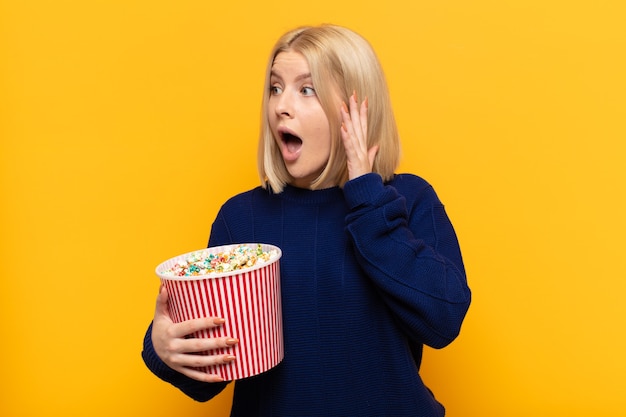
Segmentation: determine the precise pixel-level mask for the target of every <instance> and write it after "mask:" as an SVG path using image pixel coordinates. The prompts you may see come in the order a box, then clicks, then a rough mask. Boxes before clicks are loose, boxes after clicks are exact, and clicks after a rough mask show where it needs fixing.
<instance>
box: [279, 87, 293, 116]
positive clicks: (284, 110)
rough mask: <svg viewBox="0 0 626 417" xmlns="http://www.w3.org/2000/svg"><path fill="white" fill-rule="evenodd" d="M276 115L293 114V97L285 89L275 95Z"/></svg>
mask: <svg viewBox="0 0 626 417" xmlns="http://www.w3.org/2000/svg"><path fill="white" fill-rule="evenodd" d="M275 110H276V115H277V116H279V117H287V118H292V117H293V116H294V105H293V99H292V98H291V97H290V94H289V93H288V92H287V91H283V92H282V93H281V94H280V95H278V96H276V108H275Z"/></svg>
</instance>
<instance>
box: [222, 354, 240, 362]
mask: <svg viewBox="0 0 626 417" xmlns="http://www.w3.org/2000/svg"><path fill="white" fill-rule="evenodd" d="M235 359H237V358H236V357H235V356H233V355H226V356H224V362H232V361H234V360H235Z"/></svg>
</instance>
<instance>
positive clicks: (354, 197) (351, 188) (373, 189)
mask: <svg viewBox="0 0 626 417" xmlns="http://www.w3.org/2000/svg"><path fill="white" fill-rule="evenodd" d="M384 187H385V186H384V184H383V179H382V177H381V176H380V175H378V174H376V173H373V172H372V173H369V174H365V175H361V176H360V177H357V178H355V179H353V180H350V181H348V182H346V183H345V185H344V186H343V194H344V197H345V199H346V202H347V203H348V207H349V208H350V210H354V209H355V208H357V207H359V206H362V205H363V204H366V203H370V202H372V201H375V200H376V199H377V197H379V196H380V194H381V193H382V192H383V191H384Z"/></svg>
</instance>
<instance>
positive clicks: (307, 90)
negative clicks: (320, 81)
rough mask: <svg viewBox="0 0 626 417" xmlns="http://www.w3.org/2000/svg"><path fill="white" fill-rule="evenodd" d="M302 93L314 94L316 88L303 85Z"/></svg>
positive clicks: (305, 94) (306, 94)
mask: <svg viewBox="0 0 626 417" xmlns="http://www.w3.org/2000/svg"><path fill="white" fill-rule="evenodd" d="M301 92H302V95H304V96H314V95H315V89H314V88H313V87H302V90H301Z"/></svg>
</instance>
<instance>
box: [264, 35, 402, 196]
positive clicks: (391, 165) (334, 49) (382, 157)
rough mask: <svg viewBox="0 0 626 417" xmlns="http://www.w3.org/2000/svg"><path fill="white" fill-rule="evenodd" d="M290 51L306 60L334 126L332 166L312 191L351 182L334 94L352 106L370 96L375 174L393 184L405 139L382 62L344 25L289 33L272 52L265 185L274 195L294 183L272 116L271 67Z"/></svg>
mask: <svg viewBox="0 0 626 417" xmlns="http://www.w3.org/2000/svg"><path fill="white" fill-rule="evenodd" d="M286 51H293V52H298V53H300V54H301V55H303V56H304V58H305V59H306V60H307V62H308V64H309V69H310V72H311V78H312V81H313V86H314V88H315V92H316V95H317V97H318V99H319V101H320V103H321V106H322V109H323V110H324V113H326V115H327V117H328V120H329V123H330V131H331V151H330V156H329V159H328V163H327V164H326V167H325V168H324V170H323V171H322V173H321V174H320V176H319V177H318V178H317V179H316V180H315V181H314V182H313V183H312V184H311V189H318V188H324V187H327V186H337V185H338V186H343V184H344V183H345V182H346V181H347V180H348V168H347V161H346V154H345V149H344V146H343V142H342V139H341V131H340V129H341V121H340V120H338V118H337V117H336V115H337V110H338V109H336V108H335V107H336V103H337V101H336V98H335V95H336V94H339V96H340V97H339V98H340V100H342V101H343V102H345V103H348V98H349V97H350V96H351V95H352V93H353V92H356V94H357V96H358V97H359V100H363V99H364V98H365V97H367V98H368V114H367V124H368V127H367V129H368V138H367V147H368V149H369V148H371V147H372V146H374V145H378V146H379V149H378V153H377V155H376V158H375V160H374V166H373V172H376V173H378V174H379V175H380V176H381V177H382V178H383V180H384V181H387V180H390V179H391V178H392V177H393V175H394V173H395V169H396V168H397V165H398V162H399V159H400V140H399V137H398V129H397V126H396V122H395V117H394V114H393V109H392V106H391V100H390V97H389V90H388V87H387V82H386V79H385V75H384V73H383V70H382V67H381V65H380V62H379V60H378V58H377V56H376V54H375V52H374V50H373V49H372V47H371V45H370V44H369V42H367V41H366V40H365V39H364V38H363V37H361V36H360V35H358V34H356V33H355V32H353V31H351V30H349V29H346V28H343V27H340V26H334V25H322V26H316V27H301V28H298V29H295V30H292V31H289V32H287V33H285V34H284V35H283V36H282V37H281V38H280V39H279V40H278V42H277V43H276V45H275V46H274V48H273V49H272V52H271V54H270V58H269V61H268V63H267V70H266V74H265V91H264V93H263V104H262V107H261V110H262V111H261V132H260V138H259V150H258V170H259V176H260V178H261V181H262V183H263V186H264V187H267V186H268V185H269V187H271V189H272V191H273V192H275V193H280V192H282V190H283V188H284V186H285V185H286V184H288V183H290V181H291V179H292V178H291V176H290V174H289V172H288V171H287V168H286V167H285V164H284V161H283V159H282V156H281V153H280V149H279V147H278V145H277V143H276V140H275V139H274V137H273V135H272V132H271V130H270V126H269V120H268V114H267V109H268V107H267V106H268V101H269V96H270V74H271V70H272V65H273V63H274V59H275V58H276V56H277V55H278V54H279V53H281V52H286Z"/></svg>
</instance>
